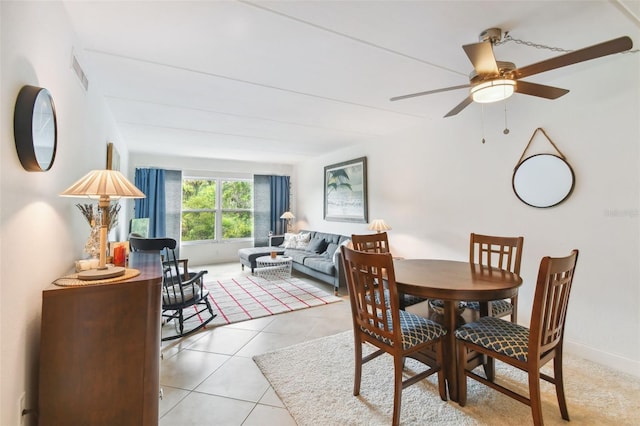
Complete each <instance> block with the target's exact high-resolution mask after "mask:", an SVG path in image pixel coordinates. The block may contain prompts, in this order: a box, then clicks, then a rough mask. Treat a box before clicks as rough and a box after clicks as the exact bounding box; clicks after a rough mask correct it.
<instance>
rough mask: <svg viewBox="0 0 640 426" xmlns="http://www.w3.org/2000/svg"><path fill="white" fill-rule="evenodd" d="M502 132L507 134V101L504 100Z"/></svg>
mask: <svg viewBox="0 0 640 426" xmlns="http://www.w3.org/2000/svg"><path fill="white" fill-rule="evenodd" d="M502 133H504V134H505V135H508V134H509V126H507V101H505V102H504V130H503V131H502Z"/></svg>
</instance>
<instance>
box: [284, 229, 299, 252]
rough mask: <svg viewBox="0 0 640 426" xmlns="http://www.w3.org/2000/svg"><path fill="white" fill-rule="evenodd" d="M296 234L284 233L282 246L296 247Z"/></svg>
mask: <svg viewBox="0 0 640 426" xmlns="http://www.w3.org/2000/svg"><path fill="white" fill-rule="evenodd" d="M296 237H297V234H291V233H289V232H287V233H286V234H284V242H283V243H282V248H286V249H287V248H296V244H297V240H296Z"/></svg>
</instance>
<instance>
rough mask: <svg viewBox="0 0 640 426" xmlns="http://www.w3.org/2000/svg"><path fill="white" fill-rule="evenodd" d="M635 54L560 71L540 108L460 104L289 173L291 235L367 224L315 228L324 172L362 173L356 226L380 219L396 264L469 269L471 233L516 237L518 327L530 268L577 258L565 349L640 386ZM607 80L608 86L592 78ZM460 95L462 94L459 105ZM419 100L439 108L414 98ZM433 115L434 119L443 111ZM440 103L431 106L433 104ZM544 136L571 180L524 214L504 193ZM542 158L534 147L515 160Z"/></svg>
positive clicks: (527, 305)
mask: <svg viewBox="0 0 640 426" xmlns="http://www.w3.org/2000/svg"><path fill="white" fill-rule="evenodd" d="M639 62H640V54H634V55H617V56H616V57H615V58H611V59H610V60H608V61H599V62H593V63H592V64H591V65H590V66H589V67H577V68H576V69H575V71H574V72H563V73H562V74H561V75H560V76H559V77H558V78H557V79H556V80H553V81H551V82H549V83H547V84H550V85H553V86H558V87H567V88H575V89H574V90H572V91H571V92H570V93H569V94H568V95H567V96H565V97H564V98H561V99H558V100H556V101H546V100H541V99H536V98H531V97H526V96H515V97H513V98H512V99H511V100H510V101H509V104H508V105H509V107H508V110H509V112H508V118H509V120H508V122H509V128H510V133H509V135H508V136H505V135H503V134H502V130H503V127H504V116H503V108H504V105H498V106H488V107H486V108H485V117H484V125H485V137H486V140H487V142H486V143H485V144H482V143H481V142H480V141H481V139H482V137H483V133H482V132H483V131H482V120H481V108H480V107H479V106H478V105H472V106H470V107H469V108H467V110H465V111H463V112H462V113H461V114H460V115H459V116H457V117H454V118H448V119H442V120H435V121H433V122H428V121H426V120H425V122H424V123H422V124H420V125H417V126H416V127H415V128H414V129H411V130H408V131H406V132H404V133H401V134H394V135H388V136H387V137H382V138H378V139H375V140H371V141H370V142H368V143H366V144H363V145H361V146H359V147H356V148H351V149H345V150H344V151H342V152H339V153H331V154H328V155H326V156H324V157H322V158H318V159H314V160H312V161H309V162H306V163H304V164H301V165H299V167H297V175H298V176H297V179H296V184H297V205H296V206H295V209H296V210H297V215H298V217H299V218H301V219H302V220H303V221H304V224H303V225H304V226H305V227H307V226H308V227H309V228H310V229H317V230H322V231H329V232H339V233H343V234H351V233H368V232H370V231H367V229H366V224H349V223H340V222H327V221H324V220H323V216H322V214H323V213H322V211H323V210H322V203H323V191H322V187H323V167H324V166H325V165H328V164H333V163H337V162H341V161H345V160H349V159H353V158H357V157H360V156H366V157H367V161H368V186H369V218H370V219H376V218H383V219H385V221H386V222H387V223H388V224H389V225H391V226H392V228H393V230H391V231H390V232H389V237H390V245H391V249H392V252H393V253H394V254H395V255H397V256H402V257H406V258H447V259H457V260H465V259H467V257H468V239H469V233H470V232H478V233H485V234H494V235H523V236H524V241H525V243H524V251H523V253H524V255H523V266H522V274H523V278H524V284H523V286H522V287H521V290H520V298H519V300H520V308H519V314H520V318H519V321H520V322H521V323H524V324H527V323H528V322H529V316H530V313H531V304H532V296H533V290H534V288H533V286H534V284H535V279H536V276H537V269H538V266H539V263H540V259H541V258H542V257H543V256H545V255H551V256H564V255H567V254H568V253H569V251H570V250H571V249H573V248H578V249H579V250H580V258H579V261H578V269H577V272H576V278H575V281H574V288H573V291H572V295H571V301H570V306H569V313H568V321H567V329H566V340H567V342H566V345H565V347H566V350H568V351H572V352H578V351H580V352H581V353H582V354H583V355H584V356H585V357H588V358H591V359H593V360H596V361H599V362H606V363H608V364H609V365H612V366H614V367H615V368H619V369H621V370H624V371H627V372H629V373H632V374H634V375H636V376H640V319H639V315H640V309H638V306H640V305H639V303H640V290H639V288H640V285H639V284H640V277H639V270H638V263H639V262H638V259H639V258H640V248H639V226H638V225H639V222H638V219H639V217H640V209H639V199H638V198H639V191H640V182H639V176H638V170H639V153H638V144H639V142H640V124H639V123H640V120H639V118H640V107H639V100H640V84H639V76H640V66H639ZM602 75H610V76H615V78H611V79H598V80H597V81H598V82H599V83H598V84H593V83H594V81H593V80H592V79H593V78H596V77H595V76H602ZM463 95H464V94H461V96H463ZM423 101H424V102H441V101H440V100H439V99H437V97H432V98H429V97H425V98H423ZM454 102H455V101H453V102H452V103H451V105H449V104H444V103H443V107H442V110H443V113H445V112H446V111H448V109H450V108H451V107H452V105H455V103H454ZM441 103H442V102H441ZM537 127H542V128H544V129H545V130H546V131H547V133H548V134H549V136H550V137H551V138H552V139H553V141H554V142H555V143H556V145H557V146H558V148H559V149H560V150H561V151H562V153H563V154H564V155H565V156H566V158H567V159H568V161H569V163H570V164H571V165H572V167H573V170H574V172H575V175H576V185H575V189H574V192H573V194H572V195H571V197H570V198H569V199H568V200H567V201H566V202H564V203H563V204H561V205H559V206H556V207H553V208H549V209H536V208H532V207H529V206H527V205H525V204H523V203H521V202H520V201H519V200H518V199H517V198H516V196H515V195H514V194H513V192H512V187H511V176H512V173H513V168H514V167H515V166H516V164H517V162H518V160H519V158H520V156H521V154H522V152H523V150H524V149H525V146H526V145H527V142H528V141H529V138H530V136H531V135H532V133H533V131H534V130H535V129H536V128H537ZM539 152H553V148H552V147H551V145H550V144H549V143H547V142H546V140H545V139H544V138H543V139H542V140H540V138H539V137H536V139H534V143H533V144H532V148H531V149H530V150H529V151H528V154H529V155H531V154H535V153H539Z"/></svg>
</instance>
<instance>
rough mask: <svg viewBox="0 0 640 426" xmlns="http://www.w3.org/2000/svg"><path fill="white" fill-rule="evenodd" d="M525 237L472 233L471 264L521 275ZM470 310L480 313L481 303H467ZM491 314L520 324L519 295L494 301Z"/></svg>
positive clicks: (490, 309) (470, 242)
mask: <svg viewBox="0 0 640 426" xmlns="http://www.w3.org/2000/svg"><path fill="white" fill-rule="evenodd" d="M523 245H524V238H523V237H500V236H491V235H481V234H474V233H471V236H470V237H469V263H476V264H478V265H483V266H493V267H495V268H499V269H504V270H505V271H509V272H513V273H514V274H516V275H520V263H521V260H522V246H523ZM466 305H467V308H468V309H473V310H476V311H480V303H479V302H476V301H467V302H466ZM489 312H490V315H491V316H493V317H504V316H507V315H510V316H511V322H513V323H516V322H518V294H517V293H516V294H515V295H514V296H513V297H511V300H509V301H507V300H492V301H491V302H489Z"/></svg>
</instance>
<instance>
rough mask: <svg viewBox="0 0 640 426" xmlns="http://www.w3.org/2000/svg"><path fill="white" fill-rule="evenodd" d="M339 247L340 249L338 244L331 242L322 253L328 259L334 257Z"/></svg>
mask: <svg viewBox="0 0 640 426" xmlns="http://www.w3.org/2000/svg"><path fill="white" fill-rule="evenodd" d="M337 249H338V244H336V243H329V244H328V245H327V248H326V250H325V251H324V253H322V255H323V256H324V257H326V258H327V259H333V254H334V253H335V252H336V250H337Z"/></svg>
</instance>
